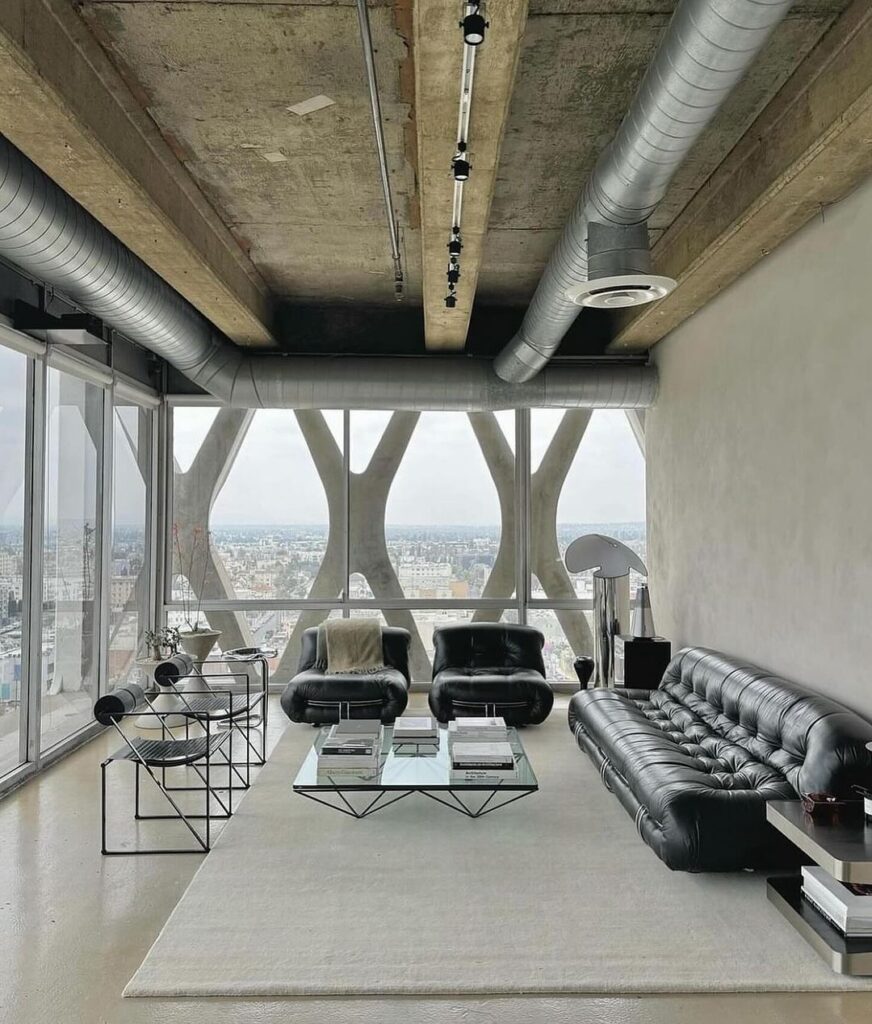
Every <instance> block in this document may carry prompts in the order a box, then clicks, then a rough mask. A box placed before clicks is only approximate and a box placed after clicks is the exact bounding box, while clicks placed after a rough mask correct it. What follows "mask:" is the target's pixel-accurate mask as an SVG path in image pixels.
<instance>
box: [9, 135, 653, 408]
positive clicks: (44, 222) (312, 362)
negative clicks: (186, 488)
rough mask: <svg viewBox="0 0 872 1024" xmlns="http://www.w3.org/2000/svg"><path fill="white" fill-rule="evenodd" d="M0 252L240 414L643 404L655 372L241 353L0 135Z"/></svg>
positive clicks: (609, 366) (629, 367) (649, 398)
mask: <svg viewBox="0 0 872 1024" xmlns="http://www.w3.org/2000/svg"><path fill="white" fill-rule="evenodd" d="M0 255H2V256H4V257H5V258H6V259H8V260H9V261H10V262H12V263H14V264H16V265H17V266H19V267H21V268H22V270H24V271H25V272H27V273H29V274H32V275H33V276H34V277H35V278H37V279H38V280H40V281H44V282H45V283H47V284H50V285H52V286H54V287H56V288H58V289H59V290H61V291H63V292H64V293H65V294H66V295H68V296H69V297H70V298H71V299H72V300H73V301H75V302H76V303H78V304H79V305H80V306H81V307H82V308H83V309H86V310H88V311H89V312H91V313H93V314H94V315H95V316H98V317H100V318H101V319H102V320H104V321H105V322H106V323H107V324H109V325H110V326H111V327H114V328H116V329H117V330H119V331H121V332H122V333H123V334H125V335H126V336H127V337H128V338H131V339H132V340H133V341H136V342H139V343H140V344H141V345H143V346H145V347H146V348H148V349H151V350H152V351H153V352H155V353H157V355H159V356H161V357H162V358H164V359H166V360H167V361H168V362H170V363H172V364H173V366H175V367H177V368H178V369H179V370H181V371H182V372H183V373H184V374H185V375H186V376H187V377H188V378H189V379H190V380H192V381H193V382H194V383H195V384H198V385H199V386H200V387H202V388H204V389H205V390H206V391H208V392H210V393H211V394H213V395H215V397H216V398H218V399H220V400H221V401H222V402H224V403H227V404H229V405H233V406H236V407H240V408H290V409H306V408H319V409H325V408H330V409H414V410H418V409H421V410H425V409H456V410H463V411H473V410H478V409H511V408H533V407H543V408H564V409H566V408H582V407H583V408H645V407H647V406H650V405H652V404H653V402H654V399H655V397H656V392H657V371H656V370H655V369H654V368H653V367H650V366H640V365H633V364H621V363H617V364H616V363H607V362H606V363H602V364H594V365H591V364H587V365H585V364H580V365H566V366H553V367H549V369H548V372H547V373H545V374H543V375H542V376H541V377H540V378H539V379H537V380H536V381H534V382H531V383H529V384H524V385H522V386H513V385H510V384H507V383H506V382H505V381H502V380H500V379H499V378H498V377H497V376H496V375H495V374H494V372H493V370H492V368H491V364H490V363H489V362H486V361H480V360H473V359H467V358H465V357H463V356H458V357H450V358H435V357H434V358H424V359H402V358H335V359H330V358H311V357H298V356H287V355H254V354H251V353H248V352H245V351H244V350H242V349H240V348H238V347H237V346H236V345H234V344H233V343H232V342H230V341H229V340H228V339H227V338H225V337H224V336H223V335H221V334H219V333H218V332H217V331H216V330H215V329H214V328H213V327H212V326H211V324H209V322H208V321H207V320H206V319H204V317H202V316H201V315H200V314H199V313H198V312H197V311H196V310H195V309H194V308H193V307H192V306H191V305H189V304H188V303H187V302H186V301H185V300H184V299H183V298H182V297H181V296H180V295H179V294H178V293H177V292H176V291H174V290H173V289H172V288H170V286H169V285H168V284H166V282H164V281H163V280H162V279H161V278H160V277H159V276H158V275H157V274H155V273H154V271H152V270H151V269H149V267H147V266H146V265H145V264H144V263H143V262H142V260H140V259H138V258H137V257H136V256H134V255H133V253H131V252H130V251H129V250H128V249H127V248H126V247H125V246H124V245H122V244H121V242H119V241H118V239H116V238H115V237H114V236H113V235H112V234H110V233H109V232H108V231H106V229H105V228H103V227H102V226H101V225H100V224H99V223H98V222H97V221H96V220H95V219H94V218H93V217H92V216H91V215H90V214H89V213H87V212H86V211H85V210H84V209H83V208H82V207H81V206H79V204H78V203H76V202H75V201H74V200H72V199H71V198H70V197H69V196H68V195H67V194H66V193H65V192H63V191H62V190H61V189H60V188H58V186H57V185H55V184H54V182H52V181H51V180H50V179H49V178H48V177H46V175H45V174H43V173H42V171H40V170H39V169H38V168H37V167H36V166H34V164H32V163H31V162H30V161H29V160H28V159H27V158H26V157H24V156H23V155H22V154H21V153H19V152H18V150H16V149H15V147H14V146H12V145H10V143H9V142H7V141H6V140H5V139H3V138H2V137H0Z"/></svg>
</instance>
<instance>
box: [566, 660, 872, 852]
mask: <svg viewBox="0 0 872 1024" xmlns="http://www.w3.org/2000/svg"><path fill="white" fill-rule="evenodd" d="M569 727H570V729H571V730H572V732H573V733H574V735H575V738H576V740H577V741H578V745H579V746H580V747H581V748H582V750H585V751H586V752H587V753H588V754H589V755H590V757H591V759H592V760H593V762H594V764H595V765H596V766H597V768H598V769H599V771H600V774H601V776H602V779H603V781H604V782H605V783H606V785H607V786H608V787H609V789H611V790H612V791H613V792H614V794H615V795H616V796H617V798H618V799H619V800H620V801H621V803H622V804H623V805H624V807H625V808H626V810H627V811H628V812H629V814H631V815H632V817H633V818H634V819H635V822H636V827H637V828H638V830H639V833H640V834H641V836H642V838H643V839H644V840H645V842H646V843H647V844H648V845H649V846H650V847H651V848H652V849H653V850H654V852H655V853H656V854H657V855H658V856H659V857H660V858H661V859H662V860H663V861H664V862H665V863H666V864H667V865H668V866H669V867H670V868H674V869H676V870H683V871H734V870H738V869H740V868H756V867H771V866H781V865H783V866H788V865H790V864H795V863H796V856H797V855H796V851H795V849H794V848H793V847H792V846H791V845H790V844H788V843H787V842H786V840H784V839H783V838H782V837H781V836H780V834H779V833H778V832H777V831H776V830H775V829H773V828H772V827H771V826H770V825H769V824H767V822H766V807H765V804H766V801H767V800H773V799H782V800H783V799H796V798H798V797H799V796H800V795H801V794H804V793H812V792H827V793H833V794H836V795H840V796H849V795H852V786H854V785H855V784H857V783H861V784H864V785H867V786H868V785H869V784H870V782H872V754H870V752H869V751H867V750H866V744H867V743H869V742H870V741H872V725H870V724H869V723H868V722H866V721H865V720H864V719H862V718H860V717H859V716H858V715H856V714H854V713H853V712H852V711H849V710H848V709H847V708H845V707H843V706H842V705H840V704H836V703H835V702H834V701H831V700H829V699H827V698H826V697H823V696H820V695H818V694H816V693H813V692H812V691H810V690H806V689H804V688H803V687H801V686H797V685H795V684H793V683H789V682H787V681H786V680H784V679H779V678H778V677H777V676H772V675H769V674H768V673H766V672H764V671H763V670H762V669H759V668H755V667H754V666H752V665H746V664H742V663H741V662H738V661H735V660H733V659H731V658H729V657H728V656H727V655H724V654H719V653H717V652H716V651H710V650H705V649H703V648H687V649H685V650H683V651H680V652H679V653H678V654H677V655H676V656H675V657H674V658H673V659H672V661H671V663H670V665H669V667H668V668H667V670H666V673H665V674H664V676H663V679H662V681H661V683H660V686H659V688H658V689H656V690H652V691H647V690H624V691H621V690H605V689H597V690H583V691H580V692H579V693H577V694H575V695H574V696H573V698H572V700H571V701H570V705H569Z"/></svg>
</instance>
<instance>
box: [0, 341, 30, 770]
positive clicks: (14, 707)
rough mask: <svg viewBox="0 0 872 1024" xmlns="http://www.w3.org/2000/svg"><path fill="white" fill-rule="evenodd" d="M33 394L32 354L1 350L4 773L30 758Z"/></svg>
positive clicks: (0, 740) (0, 763) (0, 724)
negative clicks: (27, 580)
mask: <svg viewBox="0 0 872 1024" xmlns="http://www.w3.org/2000/svg"><path fill="white" fill-rule="evenodd" d="M28 393H29V389H28V358H27V356H25V355H23V354H22V353H20V352H13V351H12V350H11V349H8V348H0V776H3V775H5V774H6V773H7V772H8V771H9V770H10V769H12V768H15V767H16V766H17V765H19V764H20V763H21V761H22V760H23V759H24V757H25V751H24V749H23V730H22V728H21V727H22V725H23V723H24V721H25V717H24V716H25V711H26V706H25V705H24V704H23V703H22V698H23V697H25V696H26V694H25V693H24V691H23V688H22V673H21V670H22V663H23V653H22V652H23V650H24V648H25V646H26V644H27V641H28V636H27V623H26V620H25V619H23V617H22V609H23V604H22V602H23V598H24V573H25V563H26V560H25V544H24V536H25V533H24V527H25V521H24V513H25V490H26V472H27V464H26V458H27V404H28Z"/></svg>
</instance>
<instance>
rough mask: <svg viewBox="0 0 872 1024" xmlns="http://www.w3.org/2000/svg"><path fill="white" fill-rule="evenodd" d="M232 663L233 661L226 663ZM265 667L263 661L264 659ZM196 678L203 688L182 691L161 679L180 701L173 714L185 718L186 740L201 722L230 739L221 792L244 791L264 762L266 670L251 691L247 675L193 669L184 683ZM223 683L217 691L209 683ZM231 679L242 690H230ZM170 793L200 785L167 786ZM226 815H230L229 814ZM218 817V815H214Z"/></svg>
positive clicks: (210, 662) (243, 673) (195, 787)
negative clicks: (254, 769)
mask: <svg viewBox="0 0 872 1024" xmlns="http://www.w3.org/2000/svg"><path fill="white" fill-rule="evenodd" d="M220 663H221V662H219V661H217V660H216V661H209V662H204V663H203V665H206V664H208V665H215V664H220ZM228 664H235V662H228ZM264 664H265V660H264ZM191 678H193V679H195V680H197V681H200V682H202V684H203V689H201V690H189V689H182V688H181V687H180V686H179V681H175V680H164V681H163V684H164V686H165V687H167V688H168V689H170V690H171V691H172V692H174V693H175V694H176V696H177V697H178V698H179V700H180V701H181V705H180V707H178V708H177V710H176V714H180V715H182V716H184V718H185V727H184V728H185V738H186V739H188V738H189V737H190V727H191V725H199V726H201V727H203V726H204V723H206V724H208V725H209V726H211V727H213V728H214V729H215V730H216V731H220V730H224V731H225V735H227V736H228V738H229V743H228V745H227V747H228V749H227V751H226V759H225V760H223V761H222V762H221V763H220V765H218V766H217V767H221V768H222V769H223V768H225V767H226V769H227V785H222V786H220V787H219V788H220V789H221V790H227V791H228V792H230V793H233V792H234V791H236V790H240V789H242V790H245V789H248V788H249V787H250V786H251V769H252V767H253V766H255V767H256V766H259V765H263V764H265V763H266V721H267V685H268V683H267V680H268V678H269V677H268V671H267V672H260V678H261V683H262V685H260V686H258V687H257V689H255V690H252V688H251V676H250V675H249V674H248V673H247V672H220V673H217V672H216V673H211V672H204V671H202V668H201V669H199V670H195V671H194V673H193V675H192V676H190V677H186V679H185V681H188V680H189V679H191ZM213 679H214V680H216V681H218V682H220V683H223V684H224V686H223V687H222V688H220V689H217V688H215V687H214V686H213V685H212V683H211V682H210V680H213ZM234 680H244V688H242V684H241V683H237V684H236V685H237V687H239V688H238V689H236V690H233V689H230V688H229V687H230V686H231V685H233V681H234ZM255 731H256V732H259V733H260V734H261V740H260V744H259V745H255V744H254V743H253V742H252V739H251V733H252V732H255ZM234 736H238V737H239V739H238V740H237V743H236V753H234V748H233V740H234ZM239 740H241V741H242V755H241V756H238V754H239ZM163 781H165V779H164V780H163ZM166 788H167V789H168V790H169V791H170V792H176V793H181V792H190V791H192V790H197V789H199V788H200V787H199V786H196V785H195V786H170V785H167V787H166ZM228 816H229V815H228ZM215 817H217V815H215Z"/></svg>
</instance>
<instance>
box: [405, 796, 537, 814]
mask: <svg viewBox="0 0 872 1024" xmlns="http://www.w3.org/2000/svg"><path fill="white" fill-rule="evenodd" d="M421 792H422V793H423V794H424V796H428V797H430V799H431V800H435V801H436V803H437V804H442V806H443V807H448V808H449V809H450V810H452V811H457V813H458V814H465V815H466V817H467V818H481V817H483V816H484V815H485V814H490V813H491V812H492V811H498V810H499V809H500V808H501V807H508V805H509V804H513V803H514V802H515V801H516V800H521V799H523V797H525V796H529V795H530V794H531V793H535V792H536V790H534V789H530V790H524V791H523V792H521V793H515V795H514V796H512V797H510V798H509V799H508V800H502V801H501V802H500V803H498V804H493V806H489V805H490V804H491V801H492V800H493V799H494V797H495V796H496V795H497V793H506V794H508V793H510V792H512V791H511V790H499V789H495V790H493V791H492V792H491V794H490V796H489V797H488V798H487V799H486V800H485V802H484V803H483V804H482V805H481V807H479V808H478V810H475V811H474V810H472V809H471V808H470V807H468V806H467V805H466V804H465V803H464V802H463V801H462V800H461V799H460V797H459V796H458V795H457V793H456V792H455V791H454V790H453V789H448V790H443V791H442V792H446V793H447V794H448V795H449V796H450V797H451V798H452V800H453V801H454V803H449V802H448V801H447V800H443V799H442V798H441V797H440V796H437V795H436V793H434V792H431V791H430V790H426V789H423V790H421Z"/></svg>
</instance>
